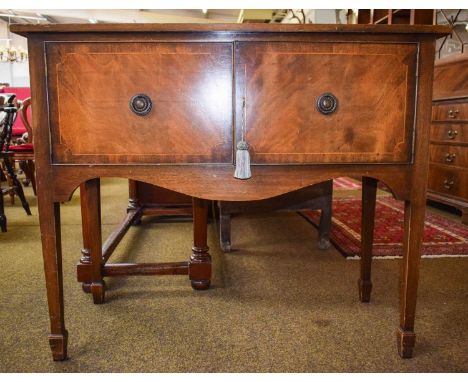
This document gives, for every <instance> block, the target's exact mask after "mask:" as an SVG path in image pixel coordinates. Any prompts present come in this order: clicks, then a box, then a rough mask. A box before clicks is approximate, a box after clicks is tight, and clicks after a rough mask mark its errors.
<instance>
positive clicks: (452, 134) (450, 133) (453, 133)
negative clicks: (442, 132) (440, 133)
mask: <svg viewBox="0 0 468 382" xmlns="http://www.w3.org/2000/svg"><path fill="white" fill-rule="evenodd" d="M447 135H448V137H449V139H455V137H456V136H457V135H458V131H457V130H452V129H450V130H449V131H447Z"/></svg>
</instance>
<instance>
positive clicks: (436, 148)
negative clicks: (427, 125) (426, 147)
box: [430, 144, 468, 169]
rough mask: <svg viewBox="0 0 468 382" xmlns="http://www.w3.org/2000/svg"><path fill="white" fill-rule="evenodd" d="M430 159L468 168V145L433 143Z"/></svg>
mask: <svg viewBox="0 0 468 382" xmlns="http://www.w3.org/2000/svg"><path fill="white" fill-rule="evenodd" d="M430 161H431V162H433V163H440V164H445V165H450V166H457V167H464V168H467V169H468V146H452V145H434V144H432V145H431V146H430Z"/></svg>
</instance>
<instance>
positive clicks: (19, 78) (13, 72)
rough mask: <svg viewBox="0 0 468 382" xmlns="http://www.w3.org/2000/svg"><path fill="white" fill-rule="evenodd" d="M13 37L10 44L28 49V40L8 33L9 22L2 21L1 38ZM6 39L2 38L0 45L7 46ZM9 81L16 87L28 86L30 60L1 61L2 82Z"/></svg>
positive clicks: (0, 24) (0, 75)
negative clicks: (19, 61) (22, 61)
mask: <svg viewBox="0 0 468 382" xmlns="http://www.w3.org/2000/svg"><path fill="white" fill-rule="evenodd" d="M5 38H11V41H10V46H14V47H15V48H19V47H22V48H23V49H27V47H28V45H27V40H26V38H24V37H21V36H18V35H15V34H13V33H10V34H8V24H7V23H6V22H4V21H0V39H5ZM6 44H7V42H6V41H1V40H0V46H3V47H4V46H6ZM4 82H6V83H8V84H10V86H14V87H28V86H29V66H28V61H26V62H24V63H17V62H14V63H9V62H0V83H4Z"/></svg>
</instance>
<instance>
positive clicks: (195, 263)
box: [189, 198, 211, 289]
mask: <svg viewBox="0 0 468 382" xmlns="http://www.w3.org/2000/svg"><path fill="white" fill-rule="evenodd" d="M207 230H208V200H204V199H198V198H193V247H192V256H191V257H190V263H189V277H190V280H191V283H192V288H193V289H208V288H209V287H210V282H211V256H210V255H209V254H208V246H207Z"/></svg>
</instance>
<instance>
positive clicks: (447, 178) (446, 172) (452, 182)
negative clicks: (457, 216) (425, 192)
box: [429, 164, 468, 199]
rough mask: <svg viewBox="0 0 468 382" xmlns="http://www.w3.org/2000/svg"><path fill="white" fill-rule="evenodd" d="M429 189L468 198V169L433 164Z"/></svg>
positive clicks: (430, 171) (430, 170)
mask: <svg viewBox="0 0 468 382" xmlns="http://www.w3.org/2000/svg"><path fill="white" fill-rule="evenodd" d="M429 189H431V190H433V191H436V192H440V193H442V194H445V195H447V194H449V195H452V196H455V197H459V198H463V199H467V198H468V170H466V169H455V168H453V167H449V166H443V165H435V164H431V166H430V169H429Z"/></svg>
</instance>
